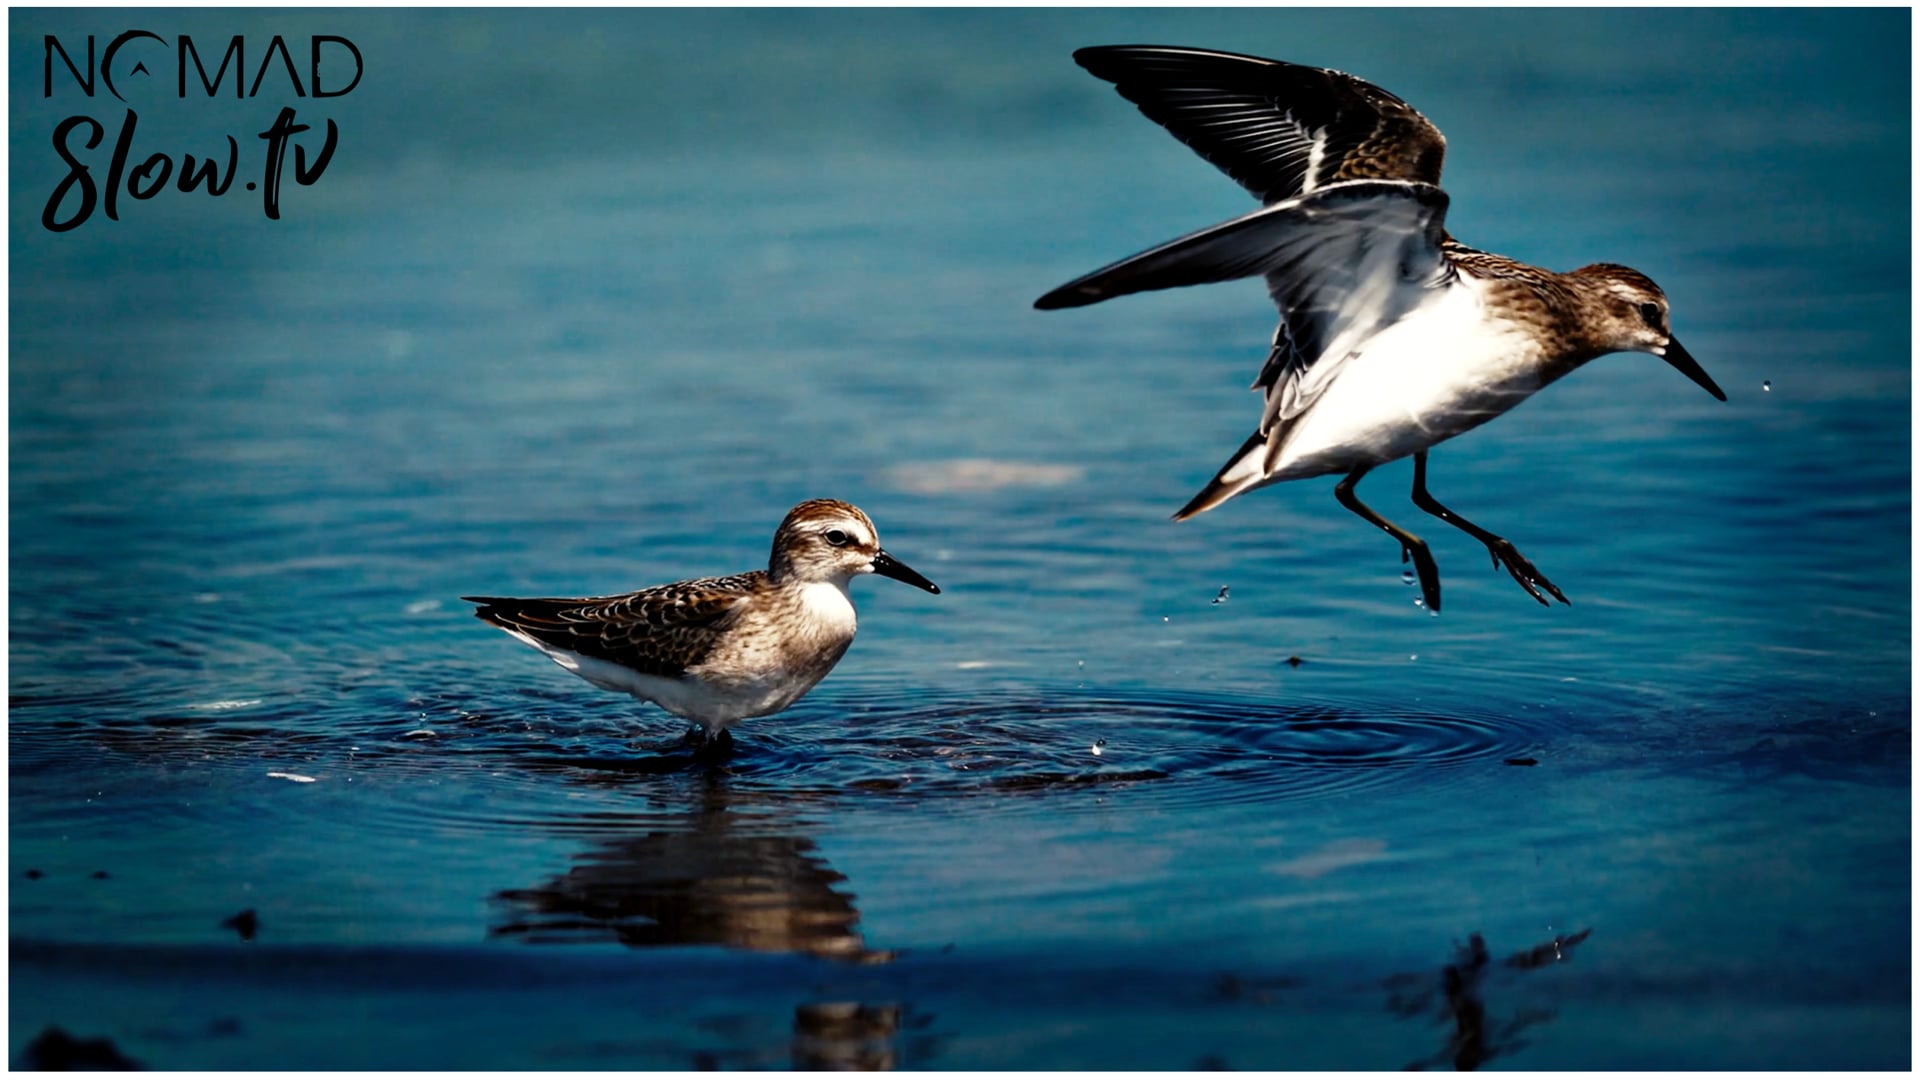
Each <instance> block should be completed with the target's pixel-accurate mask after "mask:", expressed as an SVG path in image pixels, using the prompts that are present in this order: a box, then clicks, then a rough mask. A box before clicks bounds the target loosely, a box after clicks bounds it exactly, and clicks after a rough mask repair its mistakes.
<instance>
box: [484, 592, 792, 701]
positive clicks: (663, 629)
mask: <svg viewBox="0 0 1920 1080" xmlns="http://www.w3.org/2000/svg"><path fill="white" fill-rule="evenodd" d="M765 577H766V574H765V573H764V572H763V571H754V572H753V573H749V574H737V575H734V576H732V577H720V578H700V579H698V580H695V581H678V582H675V583H673V584H671V585H661V586H658V587H656V588H652V589H642V590H640V591H639V592H631V593H626V594H624V595H621V596H596V597H580V598H573V599H562V598H545V599H520V598H515V597H503V596H463V597H461V599H462V600H466V601H469V602H471V603H475V604H479V605H480V609H479V610H478V611H476V612H474V614H475V615H476V616H477V617H479V618H480V619H483V620H485V621H486V622H489V623H492V624H493V625H495V626H498V627H500V628H501V629H503V630H510V631H515V632H518V633H521V634H525V635H526V636H528V637H530V638H533V639H535V640H536V641H539V642H542V643H543V644H546V645H550V646H553V647H555V648H560V649H565V650H567V651H569V652H575V653H579V654H581V655H582V656H590V657H593V658H594V659H596V660H605V661H608V662H610V663H615V664H619V665H621V666H623V667H628V668H632V669H633V670H635V671H638V672H641V673H643V674H646V675H655V676H659V677H660V678H664V679H677V678H679V677H681V676H682V675H684V674H686V672H687V669H688V668H691V667H697V666H699V664H700V662H701V661H702V660H704V659H706V657H707V654H708V653H710V652H711V651H712V650H713V647H714V644H715V643H716V642H717V641H718V640H719V638H720V636H721V633H722V632H723V631H724V630H725V629H726V628H727V626H728V625H729V624H730V623H731V622H732V620H733V618H734V617H735V615H736V613H737V611H738V610H739V608H740V605H741V603H742V601H744V600H745V599H746V598H747V597H748V596H750V595H751V594H752V593H753V592H754V591H755V589H757V588H759V587H760V585H761V583H762V579H764V578H765Z"/></svg>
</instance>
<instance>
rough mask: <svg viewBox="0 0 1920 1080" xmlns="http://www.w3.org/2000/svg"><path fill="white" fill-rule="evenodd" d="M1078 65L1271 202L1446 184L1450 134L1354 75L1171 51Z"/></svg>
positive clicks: (1119, 53) (1136, 48)
mask: <svg viewBox="0 0 1920 1080" xmlns="http://www.w3.org/2000/svg"><path fill="white" fill-rule="evenodd" d="M1073 58H1074V60H1075V61H1077V62H1078V63H1079V64H1080V66H1081V67H1083V68H1086V69H1087V70H1088V71H1089V72H1092V73H1093V74H1094V75H1096V76H1098V77H1099V78H1102V79H1105V80H1107V81H1108V82H1111V83H1113V84H1114V88H1115V89H1116V90H1118V91H1119V92H1120V94H1121V96H1122V97H1125V98H1126V99H1127V100H1128V101H1131V102H1133V103H1134V104H1136V105H1138V106H1139V107H1140V111H1141V112H1142V113H1145V114H1146V116H1147V118H1148V119H1150V120H1152V121H1153V122H1154V123H1156V124H1159V125H1160V126H1162V127H1164V128H1166V129H1167V130H1168V131H1169V132H1171V133H1172V134H1173V137H1174V138H1176V139H1179V140H1180V141H1181V142H1183V143H1186V144H1187V145H1188V146H1189V147H1191V148H1193V150H1194V152H1195V153H1197V154H1199V155H1200V156H1201V157H1203V158H1205V159H1207V160H1208V161H1210V162H1212V163H1213V164H1214V165H1215V166H1217V167H1218V168H1219V169H1220V170H1221V171H1222V172H1224V173H1226V174H1227V175H1228V176H1231V177H1232V178H1233V179H1234V180H1236V181H1238V182H1239V184H1240V186H1242V187H1244V188H1246V189H1247V190H1248V191H1251V192H1253V194H1254V195H1256V196H1258V197H1259V199H1260V201H1261V202H1263V203H1269V204H1270V203H1276V202H1280V201H1282V200H1285V199H1291V198H1295V197H1297V196H1300V195H1305V194H1308V193H1310V192H1314V191H1318V190H1320V189H1321V188H1324V187H1326V186H1327V185H1329V184H1334V183H1338V182H1340V181H1343V180H1410V181H1415V182H1418V183H1423V184H1438V183H1439V182H1440V166H1441V162H1442V159H1443V158H1444V157H1445V156H1446V150H1447V140H1446V139H1445V137H1443V136H1442V135H1441V134H1440V130H1439V129H1438V128H1436V127H1434V126H1433V124H1432V123H1431V122H1429V121H1428V120H1427V118H1426V117H1424V116H1421V115H1420V114H1419V113H1418V112H1416V111H1415V110H1414V108H1413V107H1412V106H1411V105H1408V104H1407V103H1406V102H1404V101H1401V100H1400V99H1399V98H1397V97H1395V96H1393V95H1392V94H1389V93H1388V92H1386V91H1385V90H1382V89H1380V88H1379V87H1377V86H1375V85H1373V84H1372V83H1370V82H1366V81H1365V80H1362V79H1356V78H1354V77H1353V76H1351V75H1348V74H1345V73H1344V72H1339V71H1332V70H1328V69H1326V68H1316V67H1306V66H1303V65H1300V64H1289V63H1286V62H1284V61H1281V60H1264V59H1261V58H1260V57H1257V56H1241V55H1238V54H1235V53H1225V52H1213V51H1211V50H1207V49H1184V48H1177V47H1171V46H1165V45H1101V46H1095V47H1092V48H1086V49H1080V50H1079V51H1077V52H1075V53H1074V54H1073Z"/></svg>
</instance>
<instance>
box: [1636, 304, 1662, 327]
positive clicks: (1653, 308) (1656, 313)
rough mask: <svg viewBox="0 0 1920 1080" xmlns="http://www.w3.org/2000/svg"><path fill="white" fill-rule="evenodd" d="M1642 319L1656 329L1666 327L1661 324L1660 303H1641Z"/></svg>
mask: <svg viewBox="0 0 1920 1080" xmlns="http://www.w3.org/2000/svg"><path fill="white" fill-rule="evenodd" d="M1640 321H1641V322H1644V323H1646V324H1647V325H1648V326H1649V327H1651V328H1653V329H1655V330H1664V329H1665V328H1664V327H1662V326H1661V325H1660V305H1659V304H1641V305H1640Z"/></svg>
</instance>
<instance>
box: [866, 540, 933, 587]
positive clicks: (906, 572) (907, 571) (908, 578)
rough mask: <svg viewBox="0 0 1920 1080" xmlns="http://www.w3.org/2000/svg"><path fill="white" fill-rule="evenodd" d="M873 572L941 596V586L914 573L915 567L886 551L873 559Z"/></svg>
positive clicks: (883, 550) (882, 551)
mask: <svg viewBox="0 0 1920 1080" xmlns="http://www.w3.org/2000/svg"><path fill="white" fill-rule="evenodd" d="M873 572H874V573H876V574H879V575H880V576H881V577H890V578H892V579H893V580H895V581H904V582H906V583H907V584H909V585H911V586H913V587H914V588H916V589H925V590H927V591H928V592H930V593H932V594H933V595H935V596H939V595H940V586H938V585H935V584H934V583H933V582H931V581H928V580H927V579H926V578H923V577H921V576H920V575H919V574H916V573H914V571H913V567H911V566H908V565H907V564H906V563H903V562H901V561H900V560H899V559H896V558H894V557H893V556H891V555H889V554H887V553H886V551H885V549H882V550H881V552H880V554H878V555H875V556H874V557H873Z"/></svg>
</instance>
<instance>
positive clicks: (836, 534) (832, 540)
mask: <svg viewBox="0 0 1920 1080" xmlns="http://www.w3.org/2000/svg"><path fill="white" fill-rule="evenodd" d="M827 543H829V544H832V545H833V546H834V547H846V546H847V534H846V533H843V532H841V531H840V530H839V529H828V530H827Z"/></svg>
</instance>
